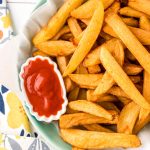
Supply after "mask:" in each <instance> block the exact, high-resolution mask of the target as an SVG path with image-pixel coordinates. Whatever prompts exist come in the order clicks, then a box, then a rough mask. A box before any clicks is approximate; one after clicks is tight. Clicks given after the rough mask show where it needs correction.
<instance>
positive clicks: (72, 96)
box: [68, 87, 80, 101]
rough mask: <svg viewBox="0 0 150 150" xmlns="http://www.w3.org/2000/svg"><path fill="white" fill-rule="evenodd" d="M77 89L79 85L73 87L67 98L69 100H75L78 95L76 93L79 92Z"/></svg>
mask: <svg viewBox="0 0 150 150" xmlns="http://www.w3.org/2000/svg"><path fill="white" fill-rule="evenodd" d="M79 90H80V88H79V87H75V88H74V89H73V90H72V91H71V92H70V93H69V95H68V100H69V101H75V100H76V99H77V97H78V94H79Z"/></svg>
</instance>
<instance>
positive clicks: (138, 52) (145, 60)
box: [105, 14, 150, 93]
mask: <svg viewBox="0 0 150 150" xmlns="http://www.w3.org/2000/svg"><path fill="white" fill-rule="evenodd" d="M105 20H106V22H107V23H108V24H109V25H110V26H111V27H112V28H113V30H114V31H115V32H116V34H117V35H118V36H119V37H120V39H121V40H122V41H123V42H124V44H125V45H126V46H127V48H128V49H129V50H130V52H131V53H132V54H133V55H134V56H135V57H136V59H137V60H138V61H139V63H140V64H141V66H142V67H143V68H144V69H145V70H146V71H147V72H149V73H150V61H149V60H150V54H149V52H148V51H147V50H146V49H145V48H144V46H143V45H142V44H141V43H140V42H139V41H138V40H137V38H136V37H135V36H134V35H133V33H132V32H131V31H130V30H129V29H128V27H127V26H126V25H125V24H124V23H123V21H122V20H121V19H120V17H119V16H118V15H116V14H112V15H111V16H108V17H107V18H106V19H105ZM130 93H131V92H130Z"/></svg>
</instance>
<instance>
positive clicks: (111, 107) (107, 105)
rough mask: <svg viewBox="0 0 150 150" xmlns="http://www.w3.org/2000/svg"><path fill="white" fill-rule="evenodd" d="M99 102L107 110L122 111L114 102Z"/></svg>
mask: <svg viewBox="0 0 150 150" xmlns="http://www.w3.org/2000/svg"><path fill="white" fill-rule="evenodd" d="M99 104H100V105H101V106H102V107H104V108H105V109H107V110H115V111H116V112H118V113H120V110H119V109H118V108H117V106H116V105H115V104H114V103H112V102H105V101H104V102H99Z"/></svg>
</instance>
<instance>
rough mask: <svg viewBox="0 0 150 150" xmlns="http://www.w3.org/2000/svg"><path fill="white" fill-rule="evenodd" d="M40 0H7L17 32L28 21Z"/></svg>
mask: <svg viewBox="0 0 150 150" xmlns="http://www.w3.org/2000/svg"><path fill="white" fill-rule="evenodd" d="M37 2H38V0H7V3H8V7H9V10H10V14H11V19H12V23H13V28H14V32H15V34H17V33H19V31H20V29H21V28H22V26H23V25H24V23H25V22H26V20H27V18H28V17H29V15H30V13H31V12H32V10H33V8H34V7H35V6H36V3H37Z"/></svg>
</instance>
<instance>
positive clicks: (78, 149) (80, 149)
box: [72, 147, 84, 150]
mask: <svg viewBox="0 0 150 150" xmlns="http://www.w3.org/2000/svg"><path fill="white" fill-rule="evenodd" d="M72 150H84V149H82V148H78V147H72Z"/></svg>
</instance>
